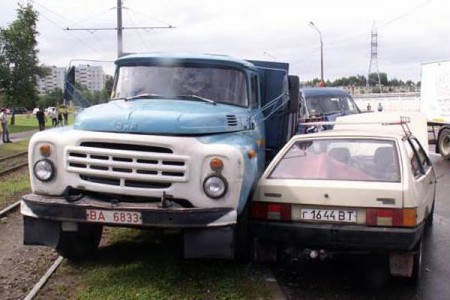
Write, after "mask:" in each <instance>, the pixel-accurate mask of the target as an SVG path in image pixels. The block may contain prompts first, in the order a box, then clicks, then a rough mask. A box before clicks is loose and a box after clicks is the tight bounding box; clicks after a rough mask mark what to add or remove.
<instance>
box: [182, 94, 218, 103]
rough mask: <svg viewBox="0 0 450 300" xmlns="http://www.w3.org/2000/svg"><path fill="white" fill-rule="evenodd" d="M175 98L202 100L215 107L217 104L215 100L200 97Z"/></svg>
mask: <svg viewBox="0 0 450 300" xmlns="http://www.w3.org/2000/svg"><path fill="white" fill-rule="evenodd" d="M175 97H182V98H189V99H195V100H201V101H204V102H207V103H211V104H214V105H216V104H217V103H216V101H214V100H211V99H208V98H203V97H200V96H198V95H177V96H175Z"/></svg>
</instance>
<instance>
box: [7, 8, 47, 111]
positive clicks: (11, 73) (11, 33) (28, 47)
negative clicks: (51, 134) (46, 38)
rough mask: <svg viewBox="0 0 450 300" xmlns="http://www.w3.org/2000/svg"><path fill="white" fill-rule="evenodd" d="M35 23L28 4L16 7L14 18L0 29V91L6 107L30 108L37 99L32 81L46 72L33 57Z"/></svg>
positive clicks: (34, 15)
mask: <svg viewBox="0 0 450 300" xmlns="http://www.w3.org/2000/svg"><path fill="white" fill-rule="evenodd" d="M37 20H38V13H37V11H35V10H34V9H33V6H32V5H31V4H27V5H25V6H23V5H21V4H19V8H18V9H17V19H16V20H15V21H13V22H12V23H11V24H10V25H9V26H8V27H7V28H0V78H1V81H0V89H1V90H2V92H3V93H4V96H5V97H4V102H5V103H4V104H6V105H9V106H25V107H29V108H31V107H34V104H35V103H36V100H37V99H38V93H37V88H36V80H37V79H36V78H37V76H44V75H46V73H47V70H46V68H44V67H42V66H39V61H38V57H37V54H38V50H37V40H36V36H37V35H38V31H37V30H36V23H37Z"/></svg>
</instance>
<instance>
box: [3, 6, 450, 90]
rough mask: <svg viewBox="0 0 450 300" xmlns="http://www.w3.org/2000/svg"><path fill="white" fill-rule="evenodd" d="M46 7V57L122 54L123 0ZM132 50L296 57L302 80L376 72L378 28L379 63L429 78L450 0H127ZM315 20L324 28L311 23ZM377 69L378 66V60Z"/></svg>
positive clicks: (440, 55) (403, 75)
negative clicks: (424, 69)
mask: <svg viewBox="0 0 450 300" xmlns="http://www.w3.org/2000/svg"><path fill="white" fill-rule="evenodd" d="M29 1H30V2H31V3H32V4H33V6H34V8H35V10H37V11H38V12H39V22H38V25H37V29H38V31H39V36H38V49H39V61H40V63H43V64H46V65H55V66H59V67H67V66H68V65H69V64H71V63H72V64H78V63H90V64H92V65H96V64H100V65H103V66H104V67H105V70H106V71H107V72H108V73H112V72H113V64H112V63H109V62H108V63H96V62H88V60H104V61H114V59H116V58H117V33H116V31H114V30H110V31H105V30H64V29H66V28H70V29H80V28H115V27H117V11H116V7H117V0H90V1H87V0H77V1H67V0H65V1H62V0H39V1H31V0H29ZM0 3H1V10H0V27H2V28H4V27H6V26H8V25H9V24H10V23H11V22H12V21H14V20H15V19H16V10H17V8H18V3H21V4H26V3H27V1H25V0H0ZM122 3H123V4H122V5H123V7H124V9H123V13H122V18H123V26H124V27H172V28H170V29H169V28H160V29H156V28H155V29H138V30H136V29H135V30H132V29H125V30H124V32H123V37H124V52H130V53H131V52H133V53H136V52H155V51H157V52H161V51H168V52H186V53H214V54H224V55H230V56H233V57H237V58H242V59H256V60H275V61H279V62H287V63H289V65H290V73H291V74H296V75H298V76H299V77H300V80H301V81H308V80H312V79H314V78H320V35H319V32H318V30H319V31H320V33H321V35H322V41H323V58H324V59H323V68H324V78H325V80H334V79H337V78H341V77H348V76H354V75H364V76H367V74H368V71H369V62H370V57H371V33H372V30H373V28H374V26H375V28H376V32H377V34H378V36H377V37H378V48H377V61H378V70H379V72H384V73H387V75H388V79H393V78H397V79H401V80H404V81H406V80H413V81H420V72H421V64H422V63H424V62H430V61H436V60H442V59H449V58H450V18H449V17H448V16H450V1H448V0H340V1H339V0H310V1H304V0H297V1H294V0H277V1H275V0H272V1H269V0H258V1H256V0H240V1H238V0H227V1H218V0H190V1H186V0H152V1H148V0H147V1H144V0H123V1H122ZM310 22H313V23H314V24H315V26H316V27H315V28H314V27H312V26H311V25H310ZM372 71H374V72H375V71H376V66H375V64H373V65H372Z"/></svg>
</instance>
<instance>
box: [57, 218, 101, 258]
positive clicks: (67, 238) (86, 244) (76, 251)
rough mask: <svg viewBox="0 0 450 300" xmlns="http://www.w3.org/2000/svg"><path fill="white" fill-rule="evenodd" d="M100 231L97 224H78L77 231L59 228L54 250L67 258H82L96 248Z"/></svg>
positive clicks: (92, 252) (99, 226) (93, 251)
mask: <svg viewBox="0 0 450 300" xmlns="http://www.w3.org/2000/svg"><path fill="white" fill-rule="evenodd" d="M102 231H103V226H101V225H97V224H95V225H94V224H78V231H62V230H61V232H60V236H59V241H58V245H57V246H56V251H57V252H58V253H59V255H61V256H62V257H64V258H67V259H69V260H81V259H84V258H86V257H88V256H89V255H92V254H94V253H95V251H96V250H97V247H98V244H99V242H100V239H101V237H102Z"/></svg>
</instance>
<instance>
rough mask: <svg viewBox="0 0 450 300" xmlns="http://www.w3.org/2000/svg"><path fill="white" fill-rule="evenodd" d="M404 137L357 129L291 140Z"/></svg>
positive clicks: (313, 134) (317, 133)
mask: <svg viewBox="0 0 450 300" xmlns="http://www.w3.org/2000/svg"><path fill="white" fill-rule="evenodd" d="M403 137H404V135H401V134H398V133H394V132H389V131H379V130H367V129H358V128H355V129H353V130H348V129H333V130H324V131H320V132H316V133H309V134H297V135H295V136H294V137H292V140H304V139H317V138H355V139H358V138H371V139H399V140H401V139H403Z"/></svg>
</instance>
